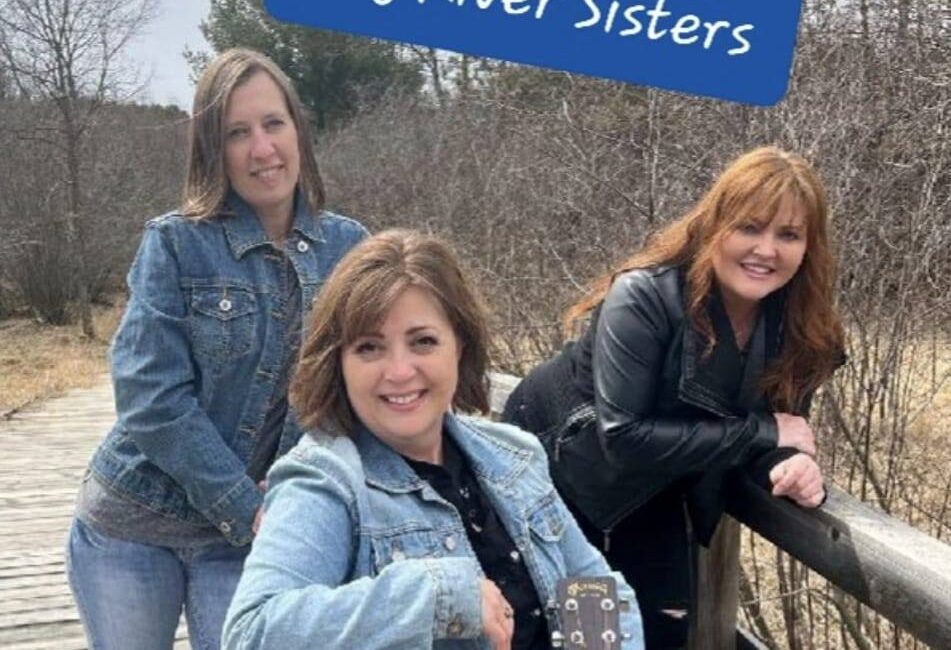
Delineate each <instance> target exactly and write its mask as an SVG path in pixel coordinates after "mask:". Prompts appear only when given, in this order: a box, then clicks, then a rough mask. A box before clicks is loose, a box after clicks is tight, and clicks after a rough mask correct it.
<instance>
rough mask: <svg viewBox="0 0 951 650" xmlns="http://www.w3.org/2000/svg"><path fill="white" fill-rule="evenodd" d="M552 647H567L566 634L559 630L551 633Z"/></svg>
mask: <svg viewBox="0 0 951 650" xmlns="http://www.w3.org/2000/svg"><path fill="white" fill-rule="evenodd" d="M551 647H552V648H564V647H565V635H564V634H562V633H561V632H559V631H557V630H556V631H554V632H552V633H551Z"/></svg>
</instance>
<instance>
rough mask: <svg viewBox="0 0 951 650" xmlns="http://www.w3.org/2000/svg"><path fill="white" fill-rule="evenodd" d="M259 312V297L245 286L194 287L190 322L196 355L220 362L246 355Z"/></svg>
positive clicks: (252, 340) (252, 341)
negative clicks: (255, 316)
mask: <svg viewBox="0 0 951 650" xmlns="http://www.w3.org/2000/svg"><path fill="white" fill-rule="evenodd" d="M257 311H258V305H257V298H256V297H255V295H254V293H253V292H251V291H249V290H247V289H245V288H244V287H237V286H229V285H218V286H207V287H194V288H193V289H192V292H191V314H190V315H189V319H188V320H189V328H190V331H191V336H192V346H193V348H194V350H195V352H196V353H197V354H198V355H199V356H202V355H203V356H206V357H207V358H208V360H210V361H213V362H218V363H221V362H228V361H234V360H235V359H238V358H240V357H242V356H244V355H245V354H247V353H248V351H249V350H250V349H251V346H252V344H253V343H254V314H255V313H256V312H257Z"/></svg>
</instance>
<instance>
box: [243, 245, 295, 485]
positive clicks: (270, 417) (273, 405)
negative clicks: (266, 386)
mask: <svg viewBox="0 0 951 650" xmlns="http://www.w3.org/2000/svg"><path fill="white" fill-rule="evenodd" d="M294 241H295V240H294V239H291V240H290V241H289V244H293V243H294ZM266 259H268V260H270V261H272V262H274V263H275V264H279V265H281V269H282V273H281V287H280V291H281V302H282V305H281V313H280V315H279V316H278V315H276V317H277V318H279V319H280V320H282V321H283V322H284V326H285V328H286V329H285V330H284V351H283V361H282V364H281V370H280V373H279V375H278V376H279V379H278V381H277V383H276V384H275V385H274V394H273V395H272V396H271V402H270V404H269V406H268V410H267V414H266V415H265V416H264V424H263V425H262V426H261V431H260V433H259V434H258V439H257V441H256V443H255V445H254V451H253V452H252V453H251V459H250V460H249V461H248V469H247V470H246V471H247V475H248V476H250V477H251V478H252V479H254V482H255V483H259V482H260V481H262V480H264V477H265V476H267V471H268V469H270V467H271V465H272V464H273V463H274V460H275V457H276V456H277V450H278V447H279V446H280V442H281V434H282V433H284V423H285V421H286V420H287V407H288V401H287V390H288V386H289V385H290V381H291V375H292V374H293V373H294V367H295V366H296V364H297V355H298V352H299V351H300V341H301V322H302V313H303V302H302V297H301V285H300V282H299V280H298V278H297V272H296V271H295V270H294V265H293V264H291V260H290V258H288V256H287V255H286V254H285V253H284V251H282V250H280V249H276V248H275V249H274V250H272V251H268V254H267V255H266Z"/></svg>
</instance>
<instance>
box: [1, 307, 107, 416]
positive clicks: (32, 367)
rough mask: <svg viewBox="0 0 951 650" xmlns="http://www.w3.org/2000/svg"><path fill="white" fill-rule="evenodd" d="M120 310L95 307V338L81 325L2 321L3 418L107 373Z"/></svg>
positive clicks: (87, 383) (85, 386)
mask: <svg viewBox="0 0 951 650" xmlns="http://www.w3.org/2000/svg"><path fill="white" fill-rule="evenodd" d="M121 313H122V311H121V307H119V306H115V307H97V308H95V309H94V313H93V318H94V321H95V326H96V339H95V340H89V339H86V338H84V337H83V336H82V334H81V330H80V328H79V325H67V326H63V327H57V326H52V325H45V324H43V323H38V322H36V321H35V320H30V319H25V318H20V319H10V320H5V321H2V322H0V417H2V416H3V415H4V414H8V413H10V412H12V411H16V410H17V409H20V408H23V407H24V406H26V405H27V404H30V403H32V402H35V401H37V400H42V399H46V398H48V397H53V396H55V395H59V394H62V393H63V392H65V391H67V390H70V389H73V388H87V387H89V386H92V385H93V384H94V383H95V382H96V381H97V380H98V379H99V378H100V377H102V375H103V374H104V373H106V372H108V368H107V364H106V349H107V347H108V342H109V339H110V338H112V333H113V332H114V331H115V329H116V326H117V325H118V324H119V317H120V316H121Z"/></svg>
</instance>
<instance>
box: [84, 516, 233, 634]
mask: <svg viewBox="0 0 951 650" xmlns="http://www.w3.org/2000/svg"><path fill="white" fill-rule="evenodd" d="M249 550H250V546H243V547H235V546H231V545H229V544H227V543H226V542H224V541H222V543H221V544H220V545H213V546H202V547H196V548H167V547H163V546H151V545H149V544H138V543H135V542H128V541H125V540H121V539H116V538H114V537H109V536H107V535H103V534H102V533H100V532H98V531H96V530H95V529H93V528H91V527H90V526H87V525H85V524H83V523H82V522H81V521H79V520H78V519H74V520H73V525H72V528H71V529H70V531H69V540H68V542H67V544H66V569H67V573H68V575H69V584H70V587H71V588H72V591H73V596H74V597H75V598H76V604H77V606H78V608H79V616H80V618H81V619H82V622H83V627H84V628H85V630H86V636H87V638H88V640H89V645H90V650H113V649H116V650H118V649H122V650H170V649H171V648H172V645H173V643H174V639H175V629H176V628H177V627H178V619H179V617H180V616H181V612H182V608H183V607H184V609H185V618H186V620H187V621H188V636H189V639H190V640H191V645H192V648H194V649H195V650H219V647H220V645H221V627H222V624H223V623H224V618H225V613H226V612H227V611H228V605H229V604H230V603H231V597H232V595H233V594H234V590H235V587H236V586H237V584H238V578H240V577H241V568H242V566H243V564H244V558H245V556H246V555H247V554H248V551H249Z"/></svg>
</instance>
